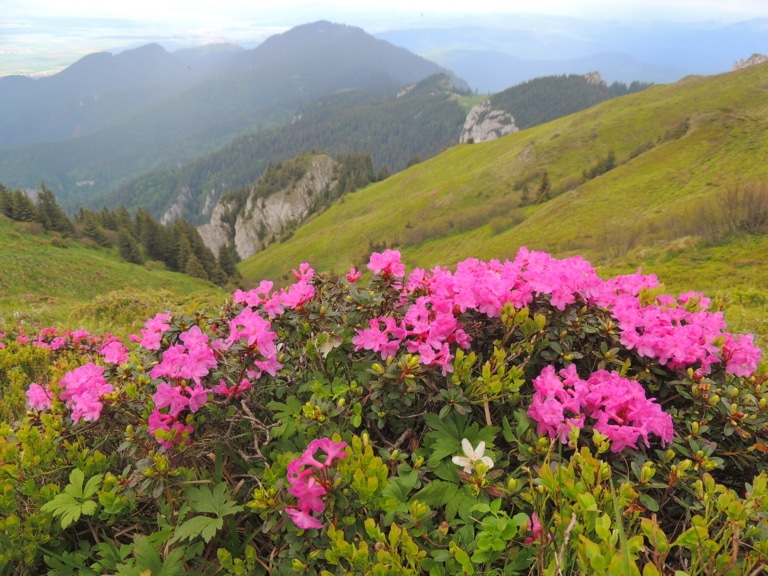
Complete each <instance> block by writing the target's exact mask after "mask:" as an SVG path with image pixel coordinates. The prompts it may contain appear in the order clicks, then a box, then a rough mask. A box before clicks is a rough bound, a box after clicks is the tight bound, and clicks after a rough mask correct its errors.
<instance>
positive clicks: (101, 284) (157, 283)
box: [0, 216, 226, 333]
mask: <svg viewBox="0 0 768 576" xmlns="http://www.w3.org/2000/svg"><path fill="white" fill-rule="evenodd" d="M36 234H37V232H36V231H35V230H34V229H31V228H30V227H29V226H27V225H25V223H16V224H14V223H13V222H11V221H10V220H8V219H7V218H5V217H3V216H0V270H2V271H3V272H2V276H1V277H0V324H3V323H9V322H14V321H15V320H17V319H19V318H23V319H25V320H26V321H28V322H33V321H35V322H42V323H44V324H45V325H49V326H50V325H58V326H63V327H70V328H88V329H94V330H96V329H98V330H103V331H111V332H116V333H123V332H125V333H127V332H128V331H129V330H131V329H133V328H134V327H135V326H136V325H137V323H138V325H141V324H142V323H143V322H144V320H146V318H147V315H146V314H145V310H147V309H151V308H152V307H154V306H156V305H157V304H162V306H161V308H163V309H166V308H173V309H174V310H177V309H178V308H176V306H179V307H182V308H183V309H184V310H188V309H190V308H192V307H194V306H196V305H202V303H203V302H204V301H205V303H210V302H214V301H216V300H218V301H221V300H222V296H223V295H224V294H226V292H224V291H222V290H221V289H219V288H217V287H215V286H214V285H213V284H211V283H209V282H205V281H202V280H198V279H195V278H190V277H189V276H186V275H183V274H176V273H173V272H167V271H164V270H150V269H147V268H145V267H143V266H137V265H135V264H129V263H127V262H124V261H121V260H120V259H119V258H118V256H117V252H116V251H115V250H114V249H110V250H107V249H104V248H95V247H90V248H89V247H86V246H85V245H83V244H81V243H79V242H76V241H74V240H72V239H69V238H67V239H64V240H63V241H62V242H59V241H56V242H51V240H55V238H51V239H49V238H47V237H45V236H38V235H36ZM61 245H63V246H66V247H62V246H61ZM114 290H122V291H126V292H125V293H124V295H122V296H121V295H115V294H110V295H107V296H102V295H104V294H108V293H110V292H113V291H114ZM131 298H134V299H136V300H142V301H144V304H141V305H139V307H138V308H136V310H135V311H136V313H137V314H140V315H141V317H140V318H134V317H127V316H122V317H121V316H120V314H117V315H115V316H110V315H109V314H110V313H111V312H116V310H115V308H116V307H119V308H121V310H122V311H124V312H126V313H127V310H126V303H125V301H126V300H130V299H131ZM117 300H123V302H122V304H121V305H120V306H117V305H116V304H115V302H116V301H117ZM173 300H176V302H175V304H174V305H173V306H171V304H170V303H171V301H173ZM107 303H109V304H107ZM137 305H138V304H137ZM73 308H76V309H77V311H76V312H75V313H72V309H73ZM110 308H111V311H110ZM157 311H158V310H157V309H155V310H154V311H152V312H150V314H149V315H150V316H152V315H154V314H155V313H156V312H157ZM124 321H127V322H128V324H122V322H124Z"/></svg>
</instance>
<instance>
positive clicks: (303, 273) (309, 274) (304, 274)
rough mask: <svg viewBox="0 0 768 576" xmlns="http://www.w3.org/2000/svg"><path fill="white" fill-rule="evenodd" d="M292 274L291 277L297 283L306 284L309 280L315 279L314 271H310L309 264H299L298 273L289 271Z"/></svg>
mask: <svg viewBox="0 0 768 576" xmlns="http://www.w3.org/2000/svg"><path fill="white" fill-rule="evenodd" d="M291 272H292V273H293V277H294V278H296V280H297V281H299V282H301V281H304V282H307V281H309V280H312V278H314V277H315V271H314V270H312V268H311V267H310V265H309V264H307V263H306V262H304V263H303V264H299V271H298V272H297V271H296V270H291Z"/></svg>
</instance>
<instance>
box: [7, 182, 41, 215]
mask: <svg viewBox="0 0 768 576" xmlns="http://www.w3.org/2000/svg"><path fill="white" fill-rule="evenodd" d="M11 205H12V209H11V211H12V215H11V218H12V219H13V220H16V221H17V222H34V221H35V220H37V208H36V207H35V204H34V202H32V200H30V198H29V196H27V195H26V194H25V193H24V192H22V191H21V190H18V189H17V190H14V191H13V192H12V193H11Z"/></svg>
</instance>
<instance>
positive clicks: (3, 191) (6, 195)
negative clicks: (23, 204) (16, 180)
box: [0, 184, 13, 218]
mask: <svg viewBox="0 0 768 576" xmlns="http://www.w3.org/2000/svg"><path fill="white" fill-rule="evenodd" d="M0 214H3V215H4V216H5V217H6V218H12V217H13V197H12V196H11V191H10V190H8V188H6V187H5V186H3V185H2V184H0Z"/></svg>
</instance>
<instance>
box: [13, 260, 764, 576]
mask: <svg viewBox="0 0 768 576" xmlns="http://www.w3.org/2000/svg"><path fill="white" fill-rule="evenodd" d="M368 268H369V270H370V272H371V274H372V277H371V279H370V281H369V282H368V283H367V284H365V283H363V282H362V281H361V279H360V278H361V276H360V274H359V272H357V271H355V270H351V271H350V273H349V274H348V275H346V276H343V277H332V276H326V275H323V274H317V273H315V272H314V271H313V270H312V269H311V268H310V267H309V266H307V265H302V266H301V267H299V269H298V270H295V271H294V274H295V277H296V282H295V283H293V284H292V285H290V286H289V287H287V288H284V289H281V290H273V285H272V283H271V282H267V281H264V282H262V283H261V284H260V285H259V286H258V287H257V288H255V289H253V290H251V291H248V292H245V291H242V290H238V291H237V292H235V293H234V295H233V299H232V301H230V302H227V303H226V304H225V305H224V306H223V307H222V308H221V309H220V310H217V311H202V310H201V311H198V312H197V313H195V314H194V315H191V316H184V315H171V314H166V313H161V314H157V315H155V316H154V317H153V318H151V319H150V320H148V321H147V322H146V323H145V325H144V327H143V328H142V329H141V331H140V334H138V335H136V336H134V337H132V338H131V340H132V341H133V342H134V343H135V344H136V345H137V346H136V347H135V348H134V349H133V350H130V349H128V348H127V347H125V346H124V345H123V344H121V343H120V342H119V341H117V340H115V339H112V338H106V339H104V340H103V344H101V345H100V346H99V347H98V349H95V348H94V347H93V346H89V347H86V348H85V349H83V350H82V351H81V353H80V355H79V356H78V358H77V360H75V359H73V358H71V357H67V358H69V359H68V360H67V362H68V363H69V364H70V371H69V372H67V373H66V374H65V375H63V377H61V378H58V379H52V380H49V381H48V382H47V383H46V382H43V383H40V382H35V385H34V386H30V387H29V389H28V390H27V392H26V396H27V398H28V399H29V402H30V406H31V407H32V411H31V412H29V414H28V415H27V416H26V417H25V418H23V419H21V420H20V421H19V422H16V423H6V424H4V425H2V427H0V472H2V475H0V482H2V483H3V486H4V489H3V490H2V491H0V494H3V497H2V498H3V499H2V500H1V501H0V518H5V520H3V521H2V522H0V554H2V556H0V559H2V560H3V561H5V562H6V563H7V566H8V568H7V569H6V572H8V573H10V572H16V573H25V570H26V571H27V572H29V573H40V572H42V571H44V570H45V566H47V567H48V570H49V573H50V574H64V573H72V572H77V571H80V572H82V573H95V574H115V573H116V574H140V573H142V572H146V571H148V570H149V571H151V573H153V574H154V573H158V574H159V573H162V574H180V573H219V574H272V573H275V574H278V573H279V574H282V573H292V572H299V571H300V572H304V573H306V574H317V575H330V574H350V573H353V574H357V573H359V574H430V575H438V574H474V573H486V574H538V573H542V574H561V573H562V574H574V573H581V574H641V573H642V574H643V575H647V574H667V573H672V572H673V571H675V570H678V571H680V572H681V573H686V574H715V573H718V574H754V573H759V571H760V570H761V569H762V568H764V567H765V566H766V565H768V543H767V542H768V538H766V536H768V475H766V474H765V458H764V453H765V452H766V451H768V448H766V446H768V443H767V442H766V440H768V438H767V436H768V428H766V420H768V397H767V395H766V384H765V380H766V378H765V377H764V376H763V375H762V374H757V373H756V368H757V363H758V359H759V351H758V350H757V348H755V347H754V346H753V345H752V339H751V337H750V336H744V335H732V334H729V333H728V332H726V331H725V326H724V323H723V320H722V314H721V312H719V311H717V310H714V309H711V306H712V303H711V302H710V301H709V300H708V299H707V298H705V297H704V296H702V295H700V294H694V293H688V294H683V295H681V296H678V297H672V296H669V295H666V294H664V293H663V289H662V287H661V286H660V285H659V284H658V282H657V280H656V279H655V278H654V277H652V276H642V275H640V274H633V275H629V276H622V277H617V278H612V279H608V280H602V279H600V278H599V277H598V276H597V275H596V273H595V272H594V270H593V269H592V267H591V266H590V265H589V264H588V263H587V262H585V261H583V260H582V259H580V258H570V259H567V260H556V259H554V258H552V257H550V256H549V255H547V254H543V253H537V252H529V251H527V250H525V249H523V250H521V251H520V252H519V253H518V255H517V257H516V258H515V260H514V261H512V262H504V263H500V262H497V261H494V262H488V263H486V262H482V261H479V260H475V259H469V260H467V261H465V262H462V263H460V264H459V265H458V266H457V269H456V270H455V271H454V272H451V271H449V270H447V269H444V268H435V269H434V270H432V271H430V272H428V271H425V270H420V269H416V270H414V271H412V272H411V273H410V274H408V275H407V276H406V270H405V267H404V266H403V265H402V263H401V262H400V259H399V254H398V253H397V252H395V251H392V250H385V251H384V252H383V253H376V254H373V255H372V256H371V259H370V262H369V264H368ZM65 341H66V339H65ZM4 342H6V346H10V345H15V346H19V345H22V344H23V342H19V338H18V335H17V334H16V333H9V334H8V335H6V336H5V339H4ZM62 349H64V348H58V349H56V350H54V349H53V347H49V350H50V351H49V353H50V354H51V359H50V362H52V363H54V364H55V363H56V362H57V361H61V359H62V357H61V356H59V352H58V350H62ZM61 367H62V365H61V364H59V366H58V369H59V370H60V369H61ZM16 386H18V384H16Z"/></svg>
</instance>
